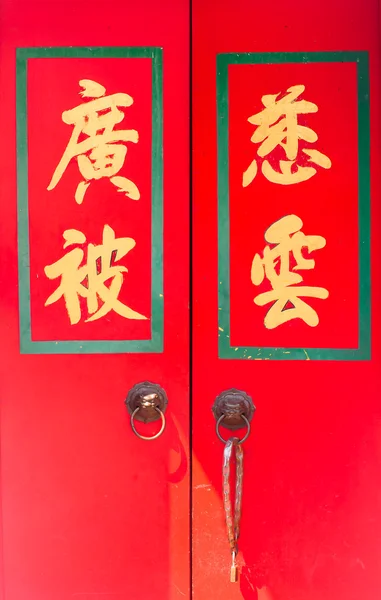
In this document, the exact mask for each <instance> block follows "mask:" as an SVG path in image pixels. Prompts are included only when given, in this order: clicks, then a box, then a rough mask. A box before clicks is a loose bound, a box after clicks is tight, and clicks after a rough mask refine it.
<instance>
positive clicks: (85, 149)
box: [48, 79, 140, 204]
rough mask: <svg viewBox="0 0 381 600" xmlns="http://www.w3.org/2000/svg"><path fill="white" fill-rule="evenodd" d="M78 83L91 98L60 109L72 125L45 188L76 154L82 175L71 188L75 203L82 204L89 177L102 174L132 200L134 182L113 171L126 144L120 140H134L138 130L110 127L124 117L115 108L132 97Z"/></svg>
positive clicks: (119, 165) (54, 182)
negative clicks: (109, 92)
mask: <svg viewBox="0 0 381 600" xmlns="http://www.w3.org/2000/svg"><path fill="white" fill-rule="evenodd" d="M79 84H80V86H81V87H82V88H83V91H82V92H80V94H81V96H82V97H83V98H91V101H90V102H86V103H83V104H80V105H79V106H76V107H75V108H72V109H71V110H65V111H64V112H63V113H62V120H63V122H64V123H66V124H67V125H74V128H73V132H72V134H71V138H70V140H69V143H68V145H67V146H66V150H65V152H64V153H63V155H62V158H61V160H60V162H59V163H58V166H57V168H56V170H55V171H54V173H53V177H52V179H51V182H50V183H49V186H48V190H52V189H54V188H55V187H56V185H57V183H58V182H59V181H60V179H61V177H62V175H63V174H64V172H65V170H66V168H67V166H68V164H69V162H70V161H71V159H72V158H75V157H76V158H77V163H78V168H79V171H80V173H81V175H82V177H83V181H81V182H80V183H79V184H78V187H77V190H76V192H75V200H76V202H77V203H78V204H82V202H83V198H84V196H85V193H86V190H87V188H88V187H89V185H90V183H91V181H92V180H94V179H95V180H96V179H101V178H102V177H108V178H109V179H110V181H111V183H112V184H113V185H115V187H116V188H117V189H118V192H123V193H124V194H125V195H126V196H128V197H129V198H131V199H132V200H139V198H140V192H139V190H138V188H137V186H136V185H135V184H134V183H133V182H132V181H130V180H129V179H127V177H121V176H120V175H117V173H119V171H120V169H121V168H122V166H123V164H124V159H125V158H126V154H127V148H126V146H125V145H124V144H123V143H121V142H133V143H134V144H136V143H137V142H138V141H139V134H138V132H137V131H136V130H135V129H114V127H115V125H117V124H118V123H120V122H121V121H123V119H124V113H123V111H122V110H119V108H120V107H127V106H131V104H133V99H132V98H131V96H129V95H128V94H113V95H111V96H105V93H106V89H105V88H104V87H103V85H100V84H99V83H96V82H95V81H91V80H90V79H82V80H81V81H80V82H79ZM80 138H81V139H80ZM82 138H83V139H82Z"/></svg>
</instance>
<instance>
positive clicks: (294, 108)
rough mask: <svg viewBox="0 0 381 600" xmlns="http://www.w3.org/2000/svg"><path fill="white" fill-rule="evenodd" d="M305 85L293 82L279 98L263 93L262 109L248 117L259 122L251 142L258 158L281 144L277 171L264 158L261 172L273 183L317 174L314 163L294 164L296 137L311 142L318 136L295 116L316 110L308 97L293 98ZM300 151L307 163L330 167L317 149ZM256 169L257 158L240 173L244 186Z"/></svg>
mask: <svg viewBox="0 0 381 600" xmlns="http://www.w3.org/2000/svg"><path fill="white" fill-rule="evenodd" d="M304 90H305V86H304V85H294V86H292V87H290V88H288V90H287V92H288V93H287V94H286V95H285V96H283V97H282V98H280V99H279V96H280V93H279V94H267V95H265V96H262V104H263V105H264V107H265V108H264V109H263V110H262V111H261V112H260V113H257V114H255V115H253V116H251V117H249V119H248V121H249V123H252V125H258V127H257V128H256V130H255V132H254V133H253V135H252V137H251V141H252V142H254V143H255V144H259V143H260V146H259V148H258V151H257V154H258V156H260V157H261V158H263V157H265V156H268V155H269V154H270V153H271V152H272V151H273V150H274V149H275V148H276V147H277V146H281V147H282V148H283V149H284V151H285V154H286V157H287V160H280V161H279V169H280V172H279V171H276V170H274V169H273V167H272V166H271V165H270V163H269V161H268V160H265V161H263V164H262V173H263V174H264V176H265V177H266V178H267V179H268V180H269V181H271V182H272V183H281V184H283V185H289V184H291V183H300V182H301V181H307V179H310V178H311V177H312V176H313V175H315V173H316V169H315V168H314V167H313V166H304V167H303V166H300V165H297V164H296V162H297V161H296V158H297V155H298V147H299V140H303V141H305V142H309V143H313V142H316V141H317V139H318V136H317V134H316V133H315V132H314V131H313V130H312V129H310V128H309V127H305V126H304V125H299V124H298V115H307V114H309V113H315V112H317V111H318V107H317V105H316V104H313V103H312V102H308V101H307V100H296V99H297V98H299V96H300V95H301V94H302V93H303V92H304ZM302 152H303V153H304V154H305V155H306V156H307V157H308V158H307V159H305V160H307V161H308V162H311V163H314V164H316V165H319V166H320V167H323V168H324V169H329V168H330V167H331V164H332V163H331V161H330V159H329V158H328V156H325V155H324V154H322V153H321V152H319V150H315V149H313V148H311V149H309V148H303V150H302ZM257 172H258V165H257V161H256V159H254V160H253V161H252V163H251V164H250V166H249V167H248V169H247V170H246V171H245V172H244V173H243V177H242V185H243V187H247V186H248V185H250V183H251V182H252V181H253V179H254V177H255V176H256V174H257Z"/></svg>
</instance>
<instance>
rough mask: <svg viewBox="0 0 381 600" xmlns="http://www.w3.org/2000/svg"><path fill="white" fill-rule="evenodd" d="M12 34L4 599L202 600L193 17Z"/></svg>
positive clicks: (41, 7) (67, 4) (5, 254)
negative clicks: (158, 394)
mask: <svg viewBox="0 0 381 600" xmlns="http://www.w3.org/2000/svg"><path fill="white" fill-rule="evenodd" d="M174 23H175V24H176V27H174V26H173V24H174ZM0 32H1V33H0V105H1V112H0V123H1V125H0V130H1V139H2V142H3V146H2V150H1V167H0V181H1V183H0V187H1V201H0V214H1V218H0V223H1V225H0V228H1V294H0V298H1V300H0V302H1V309H0V313H1V319H0V327H1V334H0V338H1V344H0V347H1V350H0V356H1V359H0V364H1V375H0V390H1V503H2V540H3V541H2V551H3V560H2V567H1V568H2V586H1V587H0V597H1V598H4V599H6V600H26V599H28V600H67V599H69V598H72V599H77V600H100V599H102V600H114V599H115V600H119V599H120V600H121V599H126V598H129V599H134V600H135V599H136V600H138V599H142V600H143V599H145V600H146V599H147V598H160V599H164V598H165V599H169V598H171V599H174V598H184V597H189V585H188V580H189V531H188V522H189V508H188V476H187V473H188V469H189V465H188V418H189V402H188V387H189V385H188V384H189V368H188V365H189V360H188V354H189V336H188V318H189V317H188V300H189V293H188V280H189V275H188V271H189V265H188V254H189V252H188V250H189V239H188V231H189V218H188V215H189V181H190V177H189V160H188V155H189V135H188V131H189V92H188V90H189V73H188V62H189V60H188V57H189V6H188V2H185V1H180V2H179V1H178V2H160V3H157V2H151V1H150V0H147V1H145V2H140V3H132V2H122V1H121V2H119V1H116V2H112V3H110V4H107V3H104V2H98V1H96V2H89V1H87V0H75V1H72V0H62V1H57V2H46V1H43V0H35V1H33V2H27V1H24V0H17V1H15V2H2V3H1V6H0ZM86 144H87V145H86ZM179 331H181V336H179V335H178V332H179ZM146 380H149V381H151V382H154V383H157V384H160V385H161V386H162V387H163V388H164V389H165V391H166V393H167V396H168V410H167V413H166V416H167V425H166V429H165V431H164V434H163V435H162V436H161V437H160V438H159V439H157V440H155V441H153V442H144V441H142V440H139V439H138V438H137V437H136V436H135V435H134V433H133V431H132V429H131V427H130V422H129V415H128V413H127V409H126V407H125V405H124V400H125V398H126V395H127V392H128V391H129V389H131V388H132V387H133V386H134V385H135V384H136V383H138V382H142V381H146ZM136 427H137V428H138V430H139V431H140V432H141V433H142V434H144V435H150V434H153V433H154V432H156V431H157V430H158V427H159V424H158V423H155V424H149V425H143V424H139V423H137V424H136Z"/></svg>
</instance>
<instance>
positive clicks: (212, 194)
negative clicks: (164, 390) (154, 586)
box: [192, 0, 381, 600]
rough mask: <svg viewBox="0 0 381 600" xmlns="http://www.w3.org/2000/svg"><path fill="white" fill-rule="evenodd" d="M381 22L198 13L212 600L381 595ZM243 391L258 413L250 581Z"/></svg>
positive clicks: (203, 457) (252, 442)
mask: <svg viewBox="0 0 381 600" xmlns="http://www.w3.org/2000/svg"><path fill="white" fill-rule="evenodd" d="M379 25H380V23H379V13H378V2H377V1H376V0H366V1H364V0H361V1H360V0H356V1H354V2H351V3H346V2H344V1H343V0H329V1H328V0H323V1H321V2H319V3H317V4H313V3H309V4H308V3H305V2H301V1H299V0H298V1H296V2H293V3H284V2H281V1H280V0H275V2H271V3H266V2H262V3H260V2H251V1H249V0H236V1H232V0H221V1H220V2H219V3H218V7H217V5H216V4H215V3H213V2H205V1H203V0H194V1H193V100H192V109H193V191H194V196H193V203H194V208H193V212H194V229H193V231H194V235H193V324H194V329H193V340H194V345H193V450H194V459H193V557H194V560H193V579H194V597H195V598H196V599H197V600H199V599H200V600H201V599H203V598H229V600H233V599H235V598H245V599H255V600H257V599H258V600H323V598H324V600H344V599H345V600H358V599H359V598H361V599H362V600H374V599H375V598H377V597H378V596H379V595H380V590H381V570H380V566H381V549H380V548H381V544H380V539H381V496H380V491H379V490H380V486H381V478H380V473H381V469H380V467H381V454H380V434H381V431H380V422H381V421H380V417H381V408H380V400H379V397H380V393H379V390H380V379H381V363H380V357H381V352H380V339H381V338H380V316H379V315H380V311H379V309H378V307H379V304H380V299H381V298H380V282H381V272H380V261H379V260H378V256H379V255H380V235H379V230H378V228H379V223H380V208H381V203H380V179H379V163H380V159H381V155H380V118H379V112H380V111H379V106H380V60H379V56H380V37H379ZM294 236H295V239H294ZM205 240H207V243H206V242H205ZM309 260H311V262H305V261H309ZM313 261H314V262H313ZM273 307H274V308H273ZM270 311H271V312H270ZM229 388H238V389H240V390H244V391H246V392H247V393H249V394H250V395H251V396H252V397H253V400H254V403H255V405H256V407H257V411H256V414H255V416H254V419H253V421H252V432H251V436H250V437H249V439H248V440H247V442H245V444H244V454H245V458H244V464H245V467H244V468H245V474H244V484H243V515H242V524H241V525H242V527H241V537H240V542H239V548H240V558H239V560H240V570H241V577H240V582H239V583H235V584H233V583H230V582H229V569H230V553H229V546H228V543H227V539H226V532H225V524H224V513H223V507H222V493H221V461H222V449H223V445H222V444H221V442H220V441H219V440H218V439H217V437H216V435H215V433H214V426H215V422H214V418H213V415H212V413H211V411H210V407H211V405H212V404H213V402H214V399H215V397H216V396H217V394H219V393H220V392H222V391H223V390H226V389H229ZM228 435H229V432H226V437H228Z"/></svg>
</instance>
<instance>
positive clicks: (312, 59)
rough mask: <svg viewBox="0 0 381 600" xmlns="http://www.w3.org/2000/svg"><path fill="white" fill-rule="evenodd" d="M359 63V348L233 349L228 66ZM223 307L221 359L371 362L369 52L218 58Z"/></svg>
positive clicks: (219, 238) (219, 239)
mask: <svg viewBox="0 0 381 600" xmlns="http://www.w3.org/2000/svg"><path fill="white" fill-rule="evenodd" d="M316 62H319V63H330V62H354V63H356V64H357V97H358V161H359V162H358V172H359V193H358V215H359V249H358V251H359V273H360V275H359V313H358V321H359V339H358V348H356V349H345V348H270V347H256V346H249V347H243V346H239V347H237V346H232V345H231V344H230V268H229V256H230V239H229V153H228V150H229V139H228V124H229V98H228V66H229V65H234V64H281V63H283V64H292V63H316ZM217 145H218V301H219V303H218V306H219V309H220V310H219V311H218V312H219V315H218V319H219V323H218V325H219V331H218V336H219V342H218V348H219V357H220V358H235V359H243V360H258V359H265V360H266V359H267V360H268V359H276V360H310V359H311V360H369V359H370V355H371V334H370V324H371V293H370V292H371V283H370V116H369V66H368V52H345V51H343V52H306V53H305V52H290V53H288V52H284V53H282V52H278V53H277V52H275V53H272V52H271V53H229V54H219V55H218V56H217Z"/></svg>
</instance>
